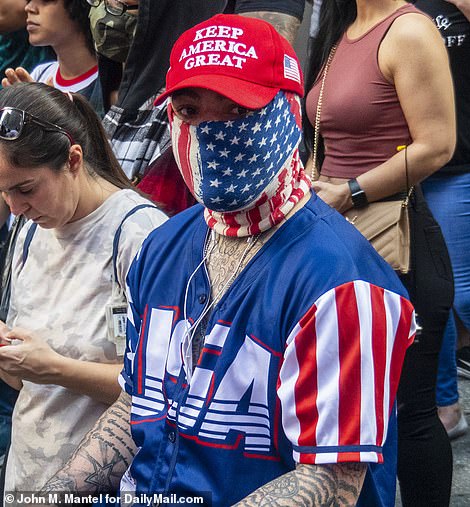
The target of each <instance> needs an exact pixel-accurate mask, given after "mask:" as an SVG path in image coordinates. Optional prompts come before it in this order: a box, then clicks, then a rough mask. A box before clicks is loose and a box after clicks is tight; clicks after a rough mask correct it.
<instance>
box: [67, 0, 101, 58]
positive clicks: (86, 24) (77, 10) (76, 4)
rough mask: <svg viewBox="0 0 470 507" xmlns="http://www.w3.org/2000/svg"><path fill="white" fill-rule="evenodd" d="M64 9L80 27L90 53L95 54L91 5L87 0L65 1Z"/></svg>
mask: <svg viewBox="0 0 470 507" xmlns="http://www.w3.org/2000/svg"><path fill="white" fill-rule="evenodd" d="M63 2H64V8H65V10H66V11H67V12H68V14H69V17H70V19H71V20H72V21H73V22H74V23H75V24H77V25H78V27H79V28H80V31H81V32H82V33H83V35H84V36H85V43H86V46H87V48H88V49H89V51H90V53H93V54H95V45H94V43H93V36H92V34H91V29H90V20H89V19H88V14H89V12H90V8H91V6H90V4H89V3H88V2H87V1H86V0H63Z"/></svg>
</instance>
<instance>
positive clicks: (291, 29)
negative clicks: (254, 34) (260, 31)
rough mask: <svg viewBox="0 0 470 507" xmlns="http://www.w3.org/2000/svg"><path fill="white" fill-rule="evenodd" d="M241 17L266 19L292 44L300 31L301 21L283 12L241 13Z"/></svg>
mask: <svg viewBox="0 0 470 507" xmlns="http://www.w3.org/2000/svg"><path fill="white" fill-rule="evenodd" d="M240 16H247V17H250V18H258V19H264V20H265V21H267V22H268V23H271V25H273V26H274V28H275V29H276V30H277V31H278V32H279V33H280V34H281V35H283V36H284V37H285V38H286V39H287V40H288V41H289V42H290V43H291V44H294V42H295V38H296V36H297V31H298V30H299V26H300V22H301V20H300V19H298V18H297V17H295V16H292V15H290V14H284V13H282V12H268V11H252V12H240Z"/></svg>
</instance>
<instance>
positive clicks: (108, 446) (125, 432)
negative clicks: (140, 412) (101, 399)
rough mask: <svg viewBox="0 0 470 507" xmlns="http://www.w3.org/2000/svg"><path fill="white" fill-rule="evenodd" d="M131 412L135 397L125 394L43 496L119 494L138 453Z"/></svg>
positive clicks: (97, 425)
mask: <svg viewBox="0 0 470 507" xmlns="http://www.w3.org/2000/svg"><path fill="white" fill-rule="evenodd" d="M130 409H131V398H130V396H129V395H128V394H127V393H126V392H124V391H123V392H122V393H121V395H120V396H119V398H118V400H117V401H116V402H115V403H113V405H111V406H110V407H109V408H108V410H107V411H106V412H105V413H104V414H103V415H102V416H101V417H100V418H99V419H98V421H97V422H96V424H95V426H94V427H93V428H92V429H91V430H90V431H89V432H88V433H87V434H86V435H85V437H84V439H83V440H82V442H81V443H80V445H79V446H78V448H77V450H76V451H75V452H74V454H73V455H72V457H71V458H70V460H69V461H68V462H67V463H66V464H65V466H64V467H62V469H61V470H59V471H58V472H57V473H56V474H55V475H54V476H53V477H52V478H51V479H49V480H48V481H47V483H46V484H45V485H44V487H43V488H42V490H41V493H42V494H47V493H55V492H57V493H64V492H70V493H88V494H93V493H103V492H111V493H115V492H116V491H117V490H118V488H119V483H120V480H121V477H122V476H123V475H124V473H125V471H126V470H127V469H128V468H129V465H130V463H131V461H132V459H133V457H134V455H135V453H136V450H137V448H136V446H135V444H134V441H133V440H132V436H131V433H130V424H129V419H130Z"/></svg>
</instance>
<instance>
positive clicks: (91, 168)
mask: <svg viewBox="0 0 470 507" xmlns="http://www.w3.org/2000/svg"><path fill="white" fill-rule="evenodd" d="M72 97H73V101H72V100H70V98H69V96H68V95H66V94H65V93H62V92H61V91H59V90H57V89H56V88H53V87H52V86H48V85H46V84H43V83H18V84H15V85H13V86H8V87H7V88H3V89H2V90H0V108H3V107H15V108H17V109H22V110H23V111H26V112H28V113H30V114H32V115H34V116H36V117H38V118H39V119H40V120H44V121H47V122H49V123H53V124H55V125H58V126H59V127H61V128H62V129H64V130H65V131H66V132H67V133H69V134H70V135H71V136H72V138H73V140H74V142H75V143H76V144H79V145H80V146H81V147H82V151H83V159H84V163H85V167H86V168H87V170H88V172H89V174H90V175H91V176H95V175H98V176H101V177H102V178H104V179H105V180H107V181H109V182H110V183H112V184H114V185H116V186H117V187H118V188H133V187H132V184H131V182H130V181H129V179H128V178H127V176H126V175H125V173H124V171H123V170H122V168H121V166H120V165H119V162H118V161H117V159H116V157H115V156H114V153H113V151H112V149H111V146H110V144H109V141H108V138H107V137H106V132H105V131H104V129H103V126H102V125H101V120H100V119H99V117H98V116H97V115H96V113H95V111H94V110H93V108H92V107H91V105H90V104H89V103H88V101H87V99H86V98H85V97H83V96H82V95H80V94H78V93H77V94H72ZM69 148H70V141H69V139H68V138H67V136H65V135H64V134H63V133H60V132H50V131H45V130H44V129H43V128H41V127H40V126H38V125H36V124H35V123H31V122H29V123H26V124H25V126H24V129H23V132H22V134H21V136H20V138H19V139H17V140H15V141H7V140H2V139H0V149H1V152H2V155H4V156H5V157H6V158H7V160H8V161H9V163H10V164H12V165H13V166H16V167H40V166H47V167H49V168H51V169H53V170H56V171H60V170H61V169H62V168H63V167H64V165H65V164H66V162H67V161H68V158H69Z"/></svg>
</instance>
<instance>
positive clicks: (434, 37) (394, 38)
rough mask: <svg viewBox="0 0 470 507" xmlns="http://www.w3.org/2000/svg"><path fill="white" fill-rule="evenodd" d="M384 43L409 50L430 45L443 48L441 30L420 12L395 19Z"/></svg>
mask: <svg viewBox="0 0 470 507" xmlns="http://www.w3.org/2000/svg"><path fill="white" fill-rule="evenodd" d="M383 42H384V43H386V42H388V43H390V44H394V45H395V47H396V48H400V49H401V48H403V49H407V50H409V49H412V48H421V47H428V46H429V44H430V43H431V44H439V46H442V47H443V43H442V39H441V36H440V34H439V30H438V29H437V28H436V26H435V25H434V23H433V21H432V19H431V18H429V17H428V16H427V15H425V14H420V13H419V12H409V13H407V14H404V15H403V16H399V17H398V18H397V19H395V21H394V22H393V23H392V26H391V27H390V30H389V31H388V33H387V36H386V37H385V39H384V41H383Z"/></svg>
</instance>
